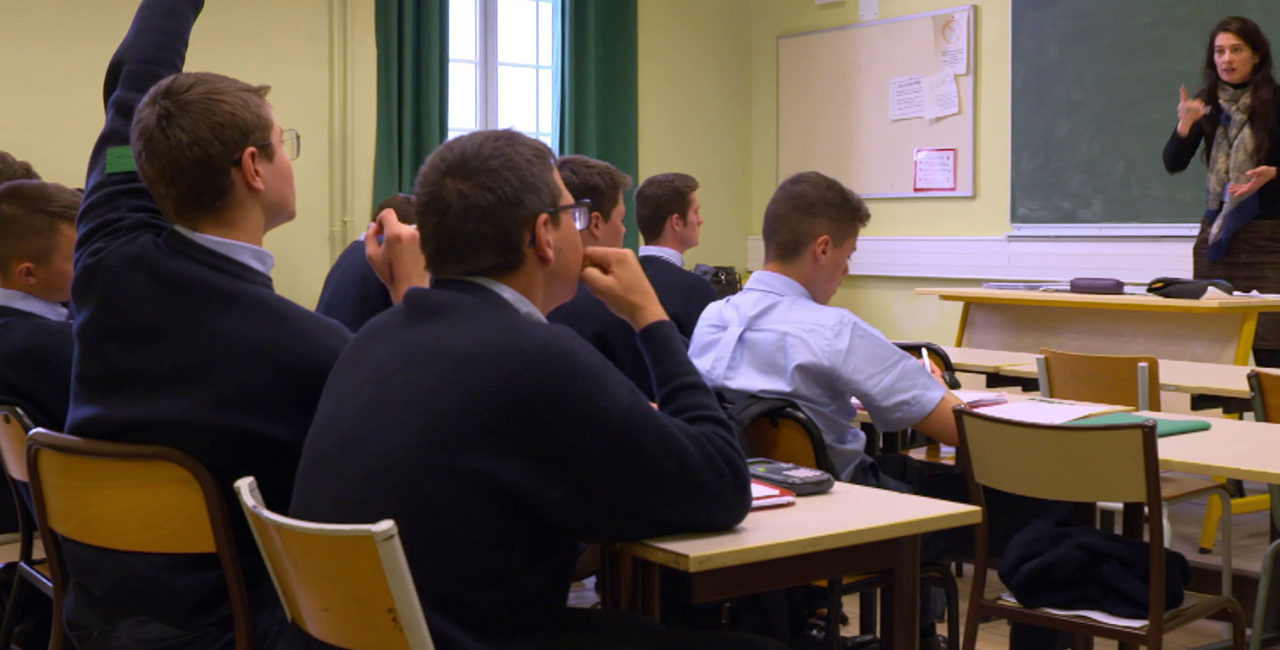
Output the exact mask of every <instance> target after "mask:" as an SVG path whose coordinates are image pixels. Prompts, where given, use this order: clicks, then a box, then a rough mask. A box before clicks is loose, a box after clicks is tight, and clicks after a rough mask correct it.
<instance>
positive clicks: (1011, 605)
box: [982, 591, 1243, 638]
mask: <svg viewBox="0 0 1280 650" xmlns="http://www.w3.org/2000/svg"><path fill="white" fill-rule="evenodd" d="M982 603H983V605H984V607H988V608H991V609H995V610H999V614H998V615H999V616H1002V617H1005V618H1008V619H1009V620H1012V621H1019V620H1020V621H1027V622H1034V620H1028V615H1030V616H1034V615H1035V614H1036V613H1042V614H1045V615H1051V616H1054V617H1062V616H1065V617H1067V618H1070V619H1071V620H1072V621H1073V622H1075V623H1076V624H1077V625H1075V626H1074V628H1075V629H1077V630H1079V631H1082V632H1084V633H1085V634H1091V633H1092V632H1096V631H1100V630H1106V631H1108V632H1110V633H1113V634H1115V633H1119V634H1126V633H1132V634H1135V635H1143V634H1146V631H1147V628H1148V627H1150V625H1148V624H1146V623H1144V624H1143V625H1139V626H1126V625H1115V624H1113V623H1105V622H1103V621H1099V620H1097V619H1094V618H1090V617H1088V616H1083V615H1069V614H1058V613H1053V614H1050V613H1049V612H1047V611H1046V610H1043V609H1040V608H1034V607H1024V606H1023V605H1022V604H1021V603H1017V602H1014V601H1011V600H1006V599H1004V598H1002V597H996V598H983V599H982ZM1229 610H1240V611H1241V612H1242V615H1243V609H1241V607H1240V603H1238V602H1236V600H1235V599H1234V598H1228V597H1226V596H1220V595H1217V594H1206V593H1201V592H1198V591H1185V592H1183V598H1182V605H1181V606H1179V607H1177V608H1176V609H1172V610H1169V611H1167V612H1165V614H1164V632H1165V633H1168V632H1169V631H1171V630H1174V629H1177V628H1179V627H1182V626H1183V625H1186V624H1187V623H1191V622H1194V621H1197V620H1200V619H1202V618H1204V617H1205V616H1207V615H1209V614H1212V613H1214V612H1219V611H1229ZM1111 638H1115V637H1114V636H1112V637H1111Z"/></svg>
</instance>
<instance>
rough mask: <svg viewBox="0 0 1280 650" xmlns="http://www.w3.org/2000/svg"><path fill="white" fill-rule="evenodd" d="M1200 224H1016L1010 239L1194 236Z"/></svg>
mask: <svg viewBox="0 0 1280 650" xmlns="http://www.w3.org/2000/svg"><path fill="white" fill-rule="evenodd" d="M1199 229H1200V224H1198V223H1015V224H1013V230H1012V231H1011V232H1010V233H1009V237H1010V238H1044V237H1124V238H1141V237H1195V236H1196V233H1197V232H1198V231H1199Z"/></svg>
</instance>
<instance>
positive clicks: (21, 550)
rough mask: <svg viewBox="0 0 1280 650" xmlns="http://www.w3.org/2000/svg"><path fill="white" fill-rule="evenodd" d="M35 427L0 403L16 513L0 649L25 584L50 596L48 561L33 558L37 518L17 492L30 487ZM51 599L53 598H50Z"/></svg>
mask: <svg viewBox="0 0 1280 650" xmlns="http://www.w3.org/2000/svg"><path fill="white" fill-rule="evenodd" d="M34 428H35V425H34V424H32V423H31V419H30V418H28V417H27V414H26V413H24V412H23V410H22V409H21V408H19V407H17V406H12V405H0V462H3V463H4V469H5V478H6V479H7V480H8V481H9V490H10V492H11V493H12V494H13V507H14V512H16V513H18V559H17V560H16V561H15V562H13V563H12V564H11V566H12V568H13V571H14V580H13V586H12V587H11V588H10V590H9V600H8V601H7V602H6V603H5V608H4V621H3V623H0V648H8V647H9V645H10V643H11V642H12V641H13V632H14V628H15V627H16V626H17V613H18V612H19V611H21V610H22V602H23V600H24V599H25V598H26V594H27V587H28V586H34V587H35V588H36V589H38V590H39V591H40V593H42V594H44V595H45V596H46V597H49V598H53V580H52V579H51V578H50V576H49V575H48V574H47V573H45V572H44V571H42V570H41V567H47V566H48V561H47V560H46V559H44V558H35V557H34V553H35V551H34V547H35V531H36V526H37V524H36V519H35V515H34V513H32V512H31V507H30V506H29V505H27V502H26V500H25V499H23V498H22V496H21V493H20V491H19V483H21V484H23V485H26V486H28V488H29V486H30V479H29V477H28V475H27V452H26V445H27V434H28V433H29V432H30V431H31V430H32V429H34ZM51 602H52V601H51Z"/></svg>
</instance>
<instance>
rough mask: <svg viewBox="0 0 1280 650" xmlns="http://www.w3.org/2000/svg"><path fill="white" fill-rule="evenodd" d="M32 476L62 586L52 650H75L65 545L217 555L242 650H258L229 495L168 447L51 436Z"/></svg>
mask: <svg viewBox="0 0 1280 650" xmlns="http://www.w3.org/2000/svg"><path fill="white" fill-rule="evenodd" d="M27 468H28V472H29V473H30V478H31V492H32V497H33V498H34V500H35V506H36V507H35V510H36V519H37V521H38V522H39V523H40V538H41V540H42V541H43V542H44V548H45V552H46V553H47V554H48V556H49V566H50V568H51V569H52V578H53V629H52V630H51V631H50V639H49V648H50V650H62V648H64V647H66V646H67V645H68V644H67V640H66V632H65V629H64V627H63V622H62V602H63V598H64V597H65V596H66V590H67V582H68V580H69V579H70V578H71V575H70V573H69V569H68V567H67V565H66V563H65V561H64V560H63V556H62V547H61V544H60V541H59V540H60V538H61V537H66V538H68V539H73V540H75V541H77V542H80V543H83V544H89V545H92V546H97V547H101V548H105V549H111V550H116V551H128V552H134V553H193V554H194V553H209V554H216V555H217V556H218V560H219V563H220V564H221V566H222V573H223V577H224V578H226V584H227V593H228V594H229V597H230V599H231V612H232V621H233V627H234V632H235V647H236V648H237V650H241V649H248V648H250V647H252V636H253V635H252V625H251V620H250V614H249V600H248V597H247V596H246V594H245V586H244V577H243V575H242V573H241V570H240V557H239V555H238V554H237V552H236V546H235V540H234V539H233V537H232V533H231V523H230V519H229V518H228V517H229V516H228V512H227V506H226V502H225V500H224V499H223V497H222V490H221V489H220V488H219V487H218V484H217V483H216V482H214V480H213V477H212V476H211V475H210V474H209V472H208V471H207V470H206V469H205V468H204V467H203V466H202V465H200V463H198V462H196V461H195V460H194V459H192V458H191V457H190V456H187V455H186V454H184V453H182V452H180V451H178V450H176V449H172V448H169V447H161V446H157V445H140V444H129V443H121V442H107V441H103V440H88V439H85V438H79V437H76V436H71V435H67V434H63V433H55V432H53V431H48V430H45V429H36V430H35V431H33V432H32V433H31V434H30V435H29V436H28V437H27Z"/></svg>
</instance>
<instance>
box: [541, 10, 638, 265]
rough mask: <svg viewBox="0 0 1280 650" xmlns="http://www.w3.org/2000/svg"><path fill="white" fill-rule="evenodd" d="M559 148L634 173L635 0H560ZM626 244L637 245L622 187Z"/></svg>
mask: <svg viewBox="0 0 1280 650" xmlns="http://www.w3.org/2000/svg"><path fill="white" fill-rule="evenodd" d="M559 10H560V11H559V13H560V43H559V45H560V47H558V48H557V52H556V53H557V55H558V57H559V62H560V63H561V65H560V66H559V78H558V80H557V81H559V86H560V92H559V93H558V95H559V99H560V108H559V111H558V117H559V125H558V127H559V137H558V138H557V139H558V143H557V144H558V145H559V152H560V153H561V154H583V155H586V156H591V157H592V158H599V159H600V160H605V161H608V162H610V163H612V164H613V165H614V166H615V167H617V168H618V169H620V170H622V171H623V172H625V173H627V174H629V175H630V176H631V177H632V178H635V180H636V182H637V183H639V182H640V180H641V179H640V178H637V177H636V174H637V171H638V167H639V163H638V154H637V145H636V138H637V114H638V110H637V108H636V102H637V100H636V96H637V92H636V0H560V6H559ZM626 202H627V220H626V224H627V235H626V241H625V244H624V245H625V246H627V247H628V248H632V249H634V248H636V246H637V245H638V242H639V232H638V230H637V229H636V225H635V223H636V222H635V202H634V201H633V200H632V197H631V193H629V192H628V193H626Z"/></svg>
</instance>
